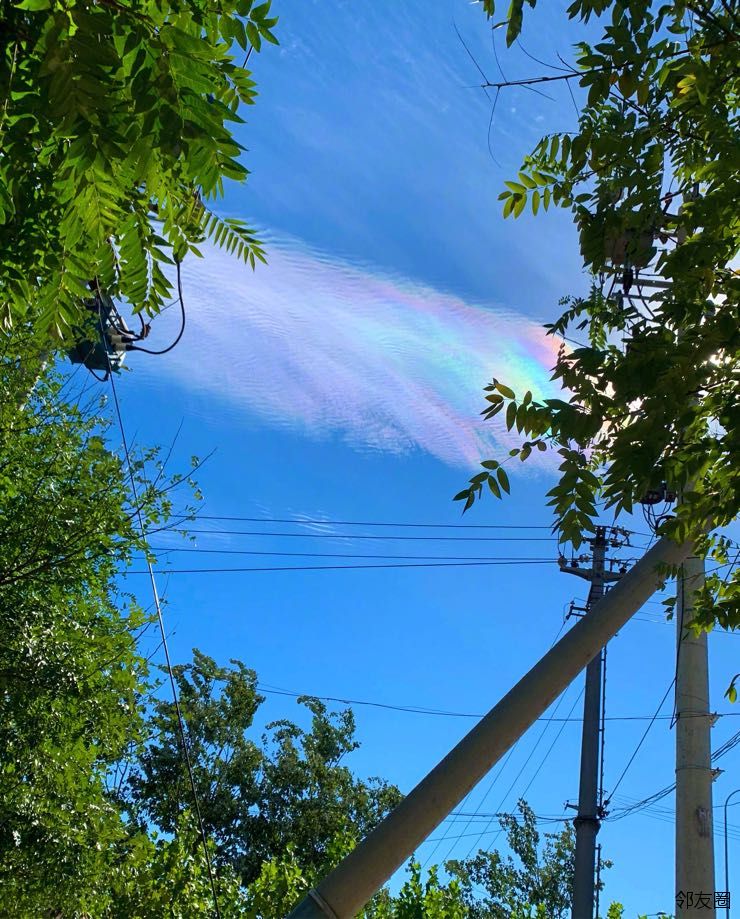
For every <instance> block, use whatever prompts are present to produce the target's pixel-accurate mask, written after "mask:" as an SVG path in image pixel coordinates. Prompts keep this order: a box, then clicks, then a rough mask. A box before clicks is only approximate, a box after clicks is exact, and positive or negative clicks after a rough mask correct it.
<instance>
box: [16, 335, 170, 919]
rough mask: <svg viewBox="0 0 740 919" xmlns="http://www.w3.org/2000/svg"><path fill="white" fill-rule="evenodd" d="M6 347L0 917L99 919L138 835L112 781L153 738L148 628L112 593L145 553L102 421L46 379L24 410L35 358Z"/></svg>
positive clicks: (160, 501) (65, 386)
mask: <svg viewBox="0 0 740 919" xmlns="http://www.w3.org/2000/svg"><path fill="white" fill-rule="evenodd" d="M6 344H7V345H8V351H9V353H10V354H12V355H20V358H19V359H18V358H16V357H12V358H9V357H7V356H3V357H0V749H2V751H3V755H2V761H1V762H0V776H1V781H0V913H2V914H3V915H14V916H26V915H28V916H40V915H44V913H45V911H47V910H51V911H53V912H54V914H55V915H56V914H57V912H59V911H61V912H62V913H64V914H71V913H72V911H73V910H75V909H77V910H83V911H84V910H86V909H89V910H91V911H93V912H95V909H97V908H100V904H101V903H102V902H105V900H106V896H107V894H106V893H105V891H106V890H107V889H108V875H109V873H110V871H111V867H112V865H114V864H115V863H116V860H117V858H118V855H119V853H120V847H121V846H123V845H124V843H125V841H126V839H127V838H128V835H129V834H128V829H127V827H126V826H125V825H124V823H123V822H122V820H121V817H120V813H119V810H118V808H117V807H116V806H115V804H114V803H113V802H112V801H111V800H110V797H109V794H108V787H109V779H110V775H111V770H112V769H113V767H114V764H115V763H117V762H118V761H119V760H120V759H121V757H123V756H124V755H126V753H127V751H128V749H129V748H130V747H131V746H132V745H133V746H135V745H136V744H137V743H138V742H139V741H140V740H141V738H142V736H143V735H142V728H143V719H142V713H141V710H140V697H141V694H142V693H143V692H145V691H146V686H147V667H146V663H145V661H144V660H143V659H142V657H141V656H140V654H139V653H138V651H137V647H136V636H137V633H138V632H139V631H140V629H142V628H143V627H144V626H145V625H146V617H145V616H144V614H143V613H142V611H141V610H140V609H139V608H138V606H137V605H136V603H135V602H134V601H133V600H132V598H131V597H129V596H127V595H126V594H125V593H123V592H122V591H121V589H120V588H119V587H118V586H117V580H116V576H117V574H118V573H119V572H120V571H121V570H122V569H123V568H125V567H126V565H127V564H128V562H129V560H130V559H131V556H132V553H133V552H134V551H135V550H138V549H141V547H142V543H141V540H140V538H139V536H138V534H137V531H136V529H135V527H134V524H133V522H132V517H133V511H134V509H133V508H132V507H131V504H130V502H129V500H128V488H127V484H128V483H127V479H126V474H125V471H124V468H123V466H122V463H121V462H120V460H119V458H118V457H117V456H116V455H115V454H114V453H112V452H111V451H110V450H109V449H108V447H107V445H106V440H105V437H106V432H105V421H104V420H103V419H102V418H101V416H100V414H99V412H98V411H97V410H96V409H97V406H96V405H95V404H93V405H89V404H85V403H84V402H83V403H80V401H79V399H74V398H71V397H72V395H73V393H72V392H70V389H71V386H70V381H69V380H64V378H62V377H60V376H59V375H57V374H56V373H55V372H54V371H53V370H52V369H50V368H46V369H41V373H40V376H39V379H38V380H37V382H36V385H35V388H34V389H33V392H32V393H31V395H30V396H29V375H28V372H27V367H28V366H29V365H30V366H31V367H34V369H39V368H38V365H35V364H34V361H33V358H34V350H35V349H34V346H33V345H32V344H31V345H29V344H28V343H25V342H23V341H19V339H18V337H17V336H16V337H14V338H13V340H12V342H6ZM162 484H163V485H165V483H164V482H163V483H162ZM142 495H143V497H142V503H141V506H140V510H141V513H142V517H143V520H144V521H145V523H146V522H148V521H159V520H161V517H162V515H163V514H164V513H165V512H166V506H167V503H168V502H167V497H166V493H163V492H161V491H158V490H157V489H149V490H148V491H146V492H142ZM93 907H95V909H94V908H93Z"/></svg>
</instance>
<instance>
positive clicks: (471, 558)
mask: <svg viewBox="0 0 740 919" xmlns="http://www.w3.org/2000/svg"><path fill="white" fill-rule="evenodd" d="M149 549H150V550H151V551H152V552H161V553H163V554H167V553H169V552H191V553H196V554H197V553H203V554H205V555H267V556H273V557H279V558H376V559H381V558H386V559H391V560H393V561H405V560H415V561H423V560H428V561H436V562H450V561H452V562H494V561H506V562H543V561H544V562H549V561H552V559H551V558H543V557H542V556H538V557H532V558H524V557H521V556H512V555H505V556H501V555H365V554H359V553H356V552H351V553H346V552H269V551H263V550H260V551H257V550H254V549H197V548H180V547H176V548H172V549H168V548H167V547H166V546H150V547H149Z"/></svg>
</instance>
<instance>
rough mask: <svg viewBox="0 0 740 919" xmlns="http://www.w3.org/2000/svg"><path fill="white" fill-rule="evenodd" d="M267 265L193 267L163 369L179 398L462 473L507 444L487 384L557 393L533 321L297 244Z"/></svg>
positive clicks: (223, 258)
mask: <svg viewBox="0 0 740 919" xmlns="http://www.w3.org/2000/svg"><path fill="white" fill-rule="evenodd" d="M268 255H269V265H267V266H259V267H258V269H257V271H256V272H254V273H253V272H252V271H251V270H250V269H248V268H247V267H246V266H243V265H241V264H240V263H238V262H236V261H235V260H234V259H233V258H231V257H229V256H228V255H226V254H224V253H222V252H220V251H215V250H208V251H207V253H206V257H205V259H203V260H198V259H189V260H188V262H186V270H185V271H184V284H185V291H186V301H187V306H188V331H187V335H186V343H185V344H182V345H180V346H179V347H178V348H177V349H175V351H174V352H173V353H172V354H171V355H170V356H169V359H168V361H167V364H166V366H167V368H168V369H170V370H171V372H172V373H174V374H175V376H176V377H177V378H178V379H179V380H181V381H182V382H183V383H184V384H185V385H187V386H189V387H195V388H197V389H198V390H199V391H201V392H203V391H205V392H208V393H210V394H212V395H214V396H216V397H219V398H222V399H226V400H228V401H229V402H230V403H232V404H233V405H235V406H237V407H241V408H243V409H244V410H245V411H247V412H249V413H250V414H251V415H252V416H254V417H255V418H259V419H261V420H262V421H263V422H264V423H265V424H267V425H272V426H276V427H281V428H289V429H292V430H295V431H300V432H303V433H304V434H306V435H309V436H313V437H327V436H336V435H339V436H341V437H343V438H344V439H346V441H348V442H349V443H350V444H352V445H353V446H354V447H355V448H358V449H373V450H381V451H388V452H391V453H397V454H398V453H409V452H412V451H416V450H419V451H423V452H426V453H429V454H431V455H433V456H435V457H437V458H438V459H440V460H442V461H443V462H445V463H448V464H450V465H454V466H465V467H469V466H471V465H475V464H476V463H477V462H478V461H479V460H480V459H482V458H484V457H486V456H490V455H491V453H492V452H495V450H496V448H497V447H499V448H501V447H505V448H507V449H508V448H509V447H510V444H511V443H512V439H511V436H510V435H509V434H508V433H507V432H506V431H505V428H504V425H503V423H502V422H501V420H500V419H499V418H496V419H495V421H493V422H490V423H486V422H483V421H482V419H481V418H480V415H479V412H480V410H481V408H482V407H483V404H484V403H483V393H482V388H483V386H485V385H486V384H487V383H488V382H489V381H490V379H491V377H492V376H496V377H498V378H500V379H502V380H505V381H506V382H507V383H509V384H510V385H511V386H513V387H514V388H515V389H516V390H517V391H518V392H520V393H523V392H524V391H525V390H527V389H530V390H532V392H533V394H534V395H535V397H537V396H540V397H542V396H547V395H551V394H553V393H554V392H555V391H556V390H555V388H554V384H553V383H551V382H549V377H550V368H551V367H552V366H553V364H554V362H555V352H556V347H557V344H556V342H555V341H553V340H552V339H551V338H547V337H546V336H545V334H544V332H543V331H542V329H541V327H540V326H538V325H537V324H536V323H534V322H532V321H531V320H529V319H526V318H524V317H522V316H520V315H517V314H515V313H513V312H508V311H506V310H503V309H499V308H496V309H490V308H485V307H483V306H479V305H473V304H470V303H465V302H464V301H462V300H461V299H459V298H458V297H455V296H452V295H450V294H446V293H441V292H440V291H438V290H435V289H433V288H432V287H428V286H425V285H423V284H418V283H415V282H411V281H407V280H402V279H399V278H393V277H391V276H389V275H387V274H382V273H380V272H378V271H374V270H372V271H371V270H367V269H364V268H358V267H355V266H353V265H350V264H347V263H345V262H342V261H340V260H337V259H334V258H328V257H327V256H325V255H322V254H321V253H317V252H314V251H311V250H309V249H308V248H306V247H305V246H302V245H301V244H299V243H296V242H295V241H292V240H280V241H275V242H273V243H271V244H270V245H269V247H268ZM174 312H175V310H174V309H173V310H171V311H170V315H172V314H173V313H174ZM173 318H174V317H173ZM171 321H172V320H171V319H170V318H169V317H168V321H167V322H166V323H165V322H164V321H163V322H162V325H161V326H160V329H161V328H163V326H164V325H167V326H169V324H170V322H171ZM161 334H163V335H164V334H166V333H164V332H161ZM157 337H158V338H159V337H160V334H159V333H158V335H157ZM160 366H161V365H160ZM514 440H516V439H514ZM542 456H543V457H545V456H546V455H545V454H543V455H542ZM533 458H534V457H533ZM539 461H540V462H547V459H545V460H539Z"/></svg>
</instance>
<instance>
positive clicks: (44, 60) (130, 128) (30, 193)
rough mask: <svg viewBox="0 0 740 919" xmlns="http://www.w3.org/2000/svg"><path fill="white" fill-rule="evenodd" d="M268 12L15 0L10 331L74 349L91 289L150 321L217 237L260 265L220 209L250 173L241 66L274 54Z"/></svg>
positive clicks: (229, 3) (6, 142)
mask: <svg viewBox="0 0 740 919" xmlns="http://www.w3.org/2000/svg"><path fill="white" fill-rule="evenodd" d="M276 22H277V20H276V19H275V18H274V17H272V16H271V15H270V2H269V0H267V2H265V3H261V4H259V5H255V4H254V3H253V2H252V0H171V2H167V0H165V2H161V0H145V2H138V0H137V2H134V0H99V2H92V0H64V2H62V0H19V2H16V3H6V4H4V5H3V12H2V17H1V18H0V32H1V33H2V35H3V41H2V49H1V51H0V143H1V144H2V150H3V156H2V158H0V320H1V321H2V322H3V323H5V324H8V323H14V324H16V325H18V324H19V323H20V324H22V323H24V322H30V323H32V324H33V326H34V327H35V328H36V329H37V331H38V332H40V333H41V334H42V336H43V337H44V338H45V339H46V340H48V339H49V337H50V338H51V340H53V341H56V342H60V341H69V340H70V338H71V336H72V330H73V329H74V328H75V327H76V326H78V325H79V324H80V322H81V319H82V318H83V315H84V310H83V307H82V304H83V302H84V300H85V299H87V298H89V297H90V289H91V284H93V283H94V284H95V285H96V286H99V287H100V288H102V289H104V290H105V291H106V292H107V293H108V294H110V296H112V297H118V298H121V299H123V300H125V301H127V302H128V303H129V304H130V305H131V306H132V308H133V310H134V311H135V312H144V313H147V314H150V315H151V314H154V313H156V312H158V311H159V310H160V309H161V308H162V307H163V305H164V304H165V303H166V301H168V300H169V299H171V297H172V284H171V281H170V280H169V278H168V275H167V268H168V266H169V265H171V264H172V262H173V260H178V261H181V260H182V259H183V258H184V257H185V255H186V254H187V253H189V252H194V253H197V252H198V244H199V243H200V242H202V241H203V240H205V239H210V240H212V241H214V242H215V243H216V244H219V245H222V246H224V247H225V248H227V249H228V251H229V252H234V253H236V254H237V255H238V256H240V257H241V258H244V259H246V260H247V261H249V262H250V263H251V264H252V265H253V266H254V263H255V260H256V259H260V260H264V255H263V251H262V248H261V247H260V245H259V242H258V241H257V239H256V236H255V234H254V231H253V230H252V229H251V228H250V227H249V226H247V225H246V224H245V223H244V222H242V221H240V220H236V219H231V218H226V219H225V218H222V217H220V216H218V215H217V214H216V212H215V211H214V210H213V207H212V202H213V201H215V200H216V199H217V198H218V197H219V196H221V195H222V194H223V191H224V182H225V181H226V180H229V179H230V180H234V181H237V182H243V181H244V180H245V179H246V177H247V170H246V168H245V167H244V166H243V165H242V163H241V161H240V155H241V152H242V147H241V146H240V144H239V143H237V141H236V140H235V138H234V135H233V126H234V125H235V124H238V123H240V122H241V121H242V120H243V119H242V116H241V115H240V113H239V109H240V106H242V105H250V104H252V103H253V102H254V98H255V88H254V82H253V80H252V78H251V74H250V72H249V71H248V70H247V69H246V67H245V66H243V65H240V64H239V63H238V62H237V58H239V57H240V56H241V57H244V56H245V55H247V54H248V52H250V51H252V50H257V51H259V50H260V47H261V46H262V42H263V41H268V42H273V43H276V42H277V40H276V38H275V36H274V33H273V28H274V26H275V24H276Z"/></svg>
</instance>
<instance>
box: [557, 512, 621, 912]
mask: <svg viewBox="0 0 740 919" xmlns="http://www.w3.org/2000/svg"><path fill="white" fill-rule="evenodd" d="M620 533H621V531H620ZM589 541H590V543H591V553H592V555H591V567H590V568H581V567H580V566H579V565H578V564H577V562H576V561H575V560H574V561H573V562H571V564H570V565H568V564H566V561H565V559H564V558H562V557H561V559H560V568H561V570H562V571H564V572H565V573H566V574H574V575H576V576H577V577H581V578H584V579H585V580H587V581H589V582H590V583H591V587H590V589H589V592H588V600H587V601H586V609H585V615H586V616H588V615H589V613H590V610H591V609H592V608H593V606H594V605H595V604H596V603H598V601H599V600H600V599H601V598H602V597H603V596H604V586H605V584H606V583H607V582H610V581H617V580H619V578H620V577H621V574H620V573H617V572H614V571H606V566H605V563H606V548H607V527H603V526H600V527H597V528H596V535H595V536H594V538H593V539H591V540H589ZM611 542H612V544H613V545H619V543H618V542H617V541H616V540H615V539H612V540H611ZM605 659H606V646H604V647H603V648H602V649H601V650H600V651H599V653H598V654H597V655H596V656H595V657H594V658H593V660H591V661H590V662H589V665H588V667H587V668H586V687H585V691H584V700H583V734H582V738H581V774H580V784H579V792H578V816H577V817H576V819H575V821H574V824H575V829H576V849H575V865H574V873H573V908H572V912H571V916H572V919H594V904H595V900H596V836H597V834H598V832H599V827H600V826H601V817H602V808H601V795H602V792H603V789H602V788H601V781H600V776H601V743H600V741H601V731H602V730H603V726H602V723H601V706H602V681H603V673H604V665H605V662H606V660H605Z"/></svg>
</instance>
